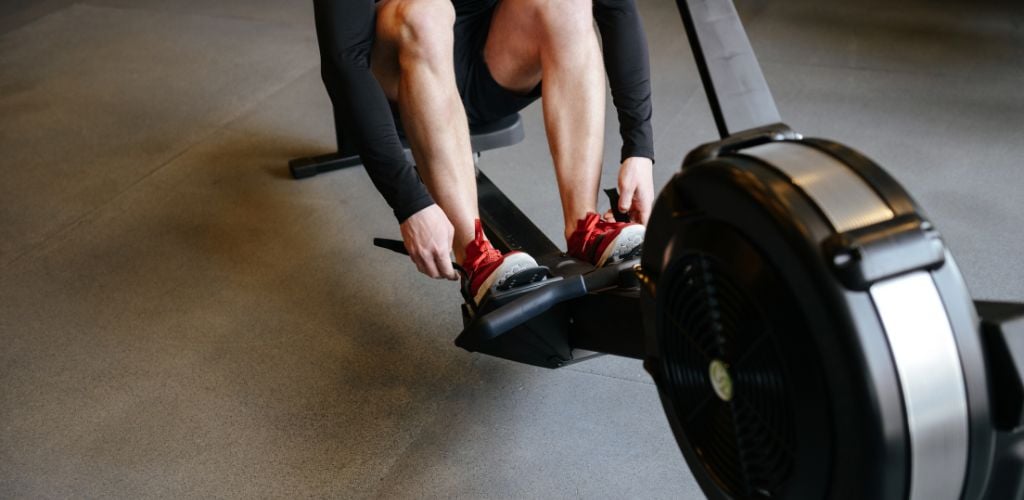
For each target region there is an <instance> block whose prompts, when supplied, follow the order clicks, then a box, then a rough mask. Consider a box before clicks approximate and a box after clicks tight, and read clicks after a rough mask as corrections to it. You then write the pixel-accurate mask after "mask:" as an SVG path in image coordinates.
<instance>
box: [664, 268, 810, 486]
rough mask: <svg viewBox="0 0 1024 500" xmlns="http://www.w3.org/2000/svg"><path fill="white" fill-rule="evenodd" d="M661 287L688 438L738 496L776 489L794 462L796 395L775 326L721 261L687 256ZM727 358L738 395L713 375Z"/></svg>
mask: <svg viewBox="0 0 1024 500" xmlns="http://www.w3.org/2000/svg"><path fill="white" fill-rule="evenodd" d="M673 269H674V270H675V272H671V270H670V272H669V273H667V274H666V279H665V280H664V281H663V283H664V286H663V287H659V291H658V295H659V298H661V299H662V300H663V302H662V307H661V308H660V311H661V313H660V314H661V317H660V318H659V325H660V328H659V332H658V333H659V338H660V342H661V347H662V353H663V354H664V359H665V373H666V374H667V379H668V380H667V382H668V384H669V386H668V390H669V392H670V393H671V395H672V401H673V405H674V410H675V414H676V415H677V418H678V419H679V420H680V422H681V424H682V428H683V431H684V432H685V434H686V439H687V441H688V442H689V443H691V445H692V446H693V449H694V451H695V452H696V453H697V454H698V455H699V456H700V459H701V461H702V463H703V465H704V467H705V469H706V471H707V472H708V473H709V475H710V476H711V477H712V478H713V479H714V480H715V482H716V483H718V485H719V486H720V487H721V488H722V489H723V490H725V491H726V492H727V493H728V494H729V495H730V496H734V497H743V498H757V497H772V496H776V494H777V493H778V492H779V490H780V489H781V487H782V485H783V484H784V482H785V481H786V479H787V477H788V476H789V475H790V474H791V472H792V470H793V462H794V456H795V453H796V438H795V429H794V428H793V421H794V419H793V418H792V409H791V404H792V403H791V399H790V397H789V396H790V394H789V390H788V387H787V384H786V382H785V377H784V376H783V373H782V370H781V366H782V363H781V360H780V359H779V357H778V351H777V349H776V346H775V344H774V341H773V335H772V332H771V327H770V324H769V322H768V321H767V319H766V318H765V316H764V314H762V313H761V311H760V310H759V309H758V308H757V307H756V306H755V305H754V302H753V301H752V300H750V298H749V297H748V296H747V295H746V294H744V293H743V292H742V290H741V289H740V288H739V287H738V286H737V285H736V281H735V280H734V279H732V278H731V276H730V275H729V274H728V273H726V272H725V271H724V269H723V266H721V265H720V264H719V263H718V261H716V260H713V259H712V258H710V257H708V256H705V255H692V256H688V257H684V258H683V259H682V260H681V261H678V262H677V263H676V265H675V266H673ZM715 360H717V361H719V362H721V363H724V364H725V366H726V367H727V368H728V373H729V375H730V376H731V380H732V398H731V399H730V400H729V401H725V400H723V399H722V398H721V397H719V396H718V394H717V393H716V392H715V389H714V388H713V386H712V383H711V376H710V372H709V369H710V365H711V363H712V362H713V361H715Z"/></svg>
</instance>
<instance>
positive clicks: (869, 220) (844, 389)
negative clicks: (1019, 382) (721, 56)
mask: <svg viewBox="0 0 1024 500" xmlns="http://www.w3.org/2000/svg"><path fill="white" fill-rule="evenodd" d="M642 273H643V280H644V282H645V284H646V286H645V287H644V290H643V298H644V300H643V307H644V322H645V328H646V329H647V331H648V332H652V334H650V335H649V337H648V346H647V351H648V354H649V357H648V360H647V363H646V367H647V369H648V370H649V371H650V372H651V375H652V376H653V377H654V379H655V382H656V383H657V385H658V390H659V393H660V395H661V399H662V403H663V405H664V407H665V411H666V414H667V416H668V419H669V422H670V424H671V426H672V429H673V432H674V433H675V436H676V439H677V441H678V442H679V445H680V447H681V449H682V450H683V454H684V455H685V457H686V460H687V461H688V462H689V464H690V468H691V470H692V471H693V472H694V475H695V477H696V479H697V481H698V482H699V483H700V485H701V487H702V489H703V490H704V492H705V493H706V494H707V495H708V496H709V497H710V498H799V499H809V498H872V499H886V498H911V499H929V500H931V499H939V498H959V497H961V495H963V496H964V497H966V498H976V497H978V496H980V494H981V489H982V488H983V487H984V482H985V477H984V476H985V474H986V473H985V471H987V470H988V468H989V461H990V458H989V457H990V455H991V447H992V440H993V436H992V431H991V427H990V426H989V425H988V422H989V415H988V411H989V410H988V408H989V405H988V399H987V398H988V396H987V392H986V380H985V369H984V364H983V359H982V350H981V345H980V341H979V337H978V333H977V319H976V313H975V311H974V306H973V304H972V302H971V299H970V296H969V295H968V293H967V289H966V286H965V285H964V282H963V280H962V278H961V276H960V272H959V270H958V269H957V267H956V264H955V263H954V261H953V259H952V257H951V256H950V255H949V252H948V251H947V250H946V248H945V246H944V244H943V242H942V240H941V239H940V238H939V235H938V233H937V232H936V231H935V229H934V228H933V227H932V225H931V224H930V223H929V222H928V220H927V219H926V218H925V216H924V214H923V213H922V212H921V211H920V210H919V208H918V207H917V205H916V204H915V203H914V202H913V200H911V198H910V197H909V196H908V195H907V193H906V191H904V190H903V189H902V188H901V187H900V186H899V184H897V183H896V182H895V181H894V180H893V179H892V178H891V177H890V176H889V175H887V174H886V173H885V172H884V171H883V170H882V169H881V168H879V167H878V166H877V165H875V164H874V163H873V162H871V161H870V160H868V159H867V158H865V157H864V156H862V155H860V154H858V153H857V152H855V151H853V150H851V149H849V148H846V147H844V146H841V145H839V144H836V143H833V142H829V141H825V140H819V139H803V138H801V137H799V136H798V135H797V134H795V133H793V132H791V131H790V130H789V129H788V128H786V127H785V126H783V125H777V126H772V127H766V128H764V129H759V130H754V131H750V132H748V133H745V134H742V133H741V134H736V135H734V136H731V137H730V138H728V139H726V140H724V141H721V142H718V143H713V144H709V145H706V146H703V147H701V148H698V149H697V150H695V151H694V152H693V153H691V154H690V155H689V156H688V157H687V159H686V160H685V161H684V165H683V169H682V171H681V172H680V173H679V174H677V175H676V176H675V177H674V178H673V179H672V180H671V181H670V182H669V184H668V185H667V186H666V188H665V189H664V191H663V192H662V193H661V194H660V196H659V198H658V200H657V203H656V205H655V208H654V214H653V216H652V218H651V223H650V225H649V226H648V232H647V237H646V243H645V253H644V255H643V260H642Z"/></svg>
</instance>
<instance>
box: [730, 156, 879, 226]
mask: <svg viewBox="0 0 1024 500" xmlns="http://www.w3.org/2000/svg"><path fill="white" fill-rule="evenodd" d="M740 153H741V154H744V155H748V156H753V157H755V158H757V159H759V160H761V161H763V162H766V163H768V164H769V165H771V166H773V167H775V168H776V169H778V170H781V171H782V173H783V174H785V175H786V176H787V177H789V180H790V181H792V182H793V184H796V185H797V186H799V187H800V189H802V190H803V191H804V192H805V193H807V196H809V197H810V198H811V199H812V200H814V202H815V203H816V204H817V205H818V207H819V208H821V211H822V212H824V213H825V216H826V217H828V219H829V222H831V223H832V227H833V228H835V230H836V231H838V232H840V233H842V232H846V231H849V230H851V229H857V228H861V227H865V226H870V225H871V224H875V223H877V222H882V221H887V220H889V219H892V218H893V213H892V210H891V209H890V208H889V207H888V205H886V204H885V203H884V202H883V201H882V199H881V198H879V197H878V193H876V192H875V191H874V190H873V189H871V186H869V185H868V183H867V182H864V179H861V178H860V177H859V176H858V175H857V174H855V173H853V172H851V171H850V169H849V167H847V166H846V165H844V164H843V163H841V162H840V161H839V160H836V159H835V158H833V157H831V156H829V155H827V154H825V153H823V152H821V151H818V150H817V149H814V148H811V147H808V146H803V145H800V144H799V143H792V142H769V143H768V144H762V145H760V146H755V147H752V148H749V149H744V150H743V151H741V152H740Z"/></svg>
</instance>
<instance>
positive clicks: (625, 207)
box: [619, 182, 636, 213]
mask: <svg viewBox="0 0 1024 500" xmlns="http://www.w3.org/2000/svg"><path fill="white" fill-rule="evenodd" d="M635 193H636V185H635V184H633V183H632V182H628V183H625V182H620V183H619V211H620V212H622V213H627V212H629V207H631V206H632V205H633V195H634V194H635Z"/></svg>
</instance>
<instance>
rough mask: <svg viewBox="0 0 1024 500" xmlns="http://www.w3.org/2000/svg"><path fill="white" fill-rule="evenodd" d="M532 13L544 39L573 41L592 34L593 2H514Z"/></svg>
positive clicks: (552, 0)
mask: <svg viewBox="0 0 1024 500" xmlns="http://www.w3.org/2000/svg"><path fill="white" fill-rule="evenodd" d="M516 1H517V2H520V3H521V4H522V6H523V7H524V8H527V9H529V10H531V11H533V16H534V18H535V19H537V20H538V21H539V23H538V27H540V28H541V29H543V30H544V35H545V38H549V39H550V38H556V39H557V38H564V39H569V40H571V39H573V38H575V37H577V36H579V35H580V34H584V33H587V32H593V30H594V14H593V0H516Z"/></svg>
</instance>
